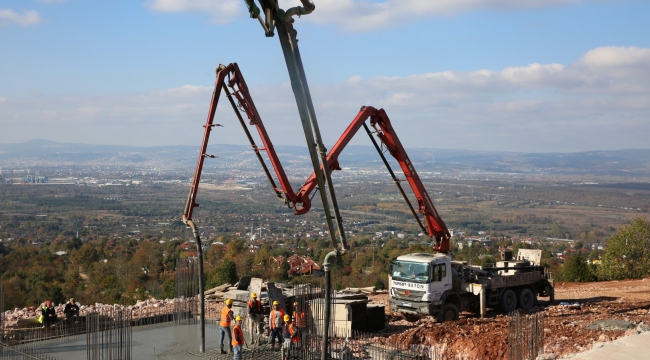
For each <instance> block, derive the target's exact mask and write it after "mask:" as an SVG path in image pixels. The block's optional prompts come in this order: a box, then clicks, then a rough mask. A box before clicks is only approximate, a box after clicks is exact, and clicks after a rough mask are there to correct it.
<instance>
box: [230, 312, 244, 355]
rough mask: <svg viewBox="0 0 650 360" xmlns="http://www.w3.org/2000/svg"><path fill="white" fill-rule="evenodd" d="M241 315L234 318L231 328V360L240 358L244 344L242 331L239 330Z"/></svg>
mask: <svg viewBox="0 0 650 360" xmlns="http://www.w3.org/2000/svg"><path fill="white" fill-rule="evenodd" d="M241 322H242V318H241V316H239V315H237V317H236V318H235V327H234V328H232V348H233V360H241V352H242V347H243V346H244V332H243V331H242V330H241Z"/></svg>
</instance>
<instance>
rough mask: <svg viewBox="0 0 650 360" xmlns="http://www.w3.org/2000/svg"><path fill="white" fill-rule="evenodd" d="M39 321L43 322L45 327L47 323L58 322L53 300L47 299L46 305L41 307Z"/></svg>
mask: <svg viewBox="0 0 650 360" xmlns="http://www.w3.org/2000/svg"><path fill="white" fill-rule="evenodd" d="M38 322H39V323H41V324H43V327H44V328H45V327H47V325H54V323H56V310H55V309H54V304H52V301H50V300H47V301H46V302H45V305H43V306H42V307H41V316H39V317H38Z"/></svg>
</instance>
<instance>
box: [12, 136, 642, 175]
mask: <svg viewBox="0 0 650 360" xmlns="http://www.w3.org/2000/svg"><path fill="white" fill-rule="evenodd" d="M275 149H276V151H277V152H278V154H279V156H280V159H281V161H282V163H283V165H284V166H285V168H287V170H289V169H291V168H293V167H300V168H305V169H309V168H310V166H311V165H310V162H309V156H308V155H309V154H308V152H307V149H306V148H304V147H300V146H276V147H275ZM198 150H199V146H198V145H197V146H154V147H136V146H121V145H90V144H72V143H60V142H55V141H49V140H40V139H37V140H31V141H27V142H24V143H17V144H0V166H2V167H5V168H25V167H34V168H35V167H57V166H65V167H83V168H86V167H104V166H120V168H123V169H125V170H126V169H129V168H136V169H137V168H157V169H168V170H174V169H178V170H181V169H188V168H194V166H195V164H196V159H197V155H198ZM407 151H408V153H409V156H410V158H411V160H412V161H413V163H415V164H416V166H417V169H418V170H419V171H420V172H422V171H440V172H481V173H483V172H485V173H488V172H496V173H540V174H576V175H580V174H582V175H589V174H593V175H618V176H635V177H650V149H644V150H615V151H589V152H579V153H515V152H498V151H471V150H450V149H429V148H407ZM208 152H209V153H210V154H214V155H217V156H219V158H218V159H217V160H213V161H211V164H212V165H211V166H214V167H216V168H219V167H222V166H223V167H229V166H233V165H238V166H242V164H244V166H245V167H248V166H250V167H251V168H254V167H259V165H258V164H257V163H256V161H257V160H256V159H255V155H254V153H253V152H252V151H251V149H250V147H249V146H246V145H227V144H216V145H212V146H210V148H209V150H208ZM387 157H388V158H390V155H388V156H387ZM339 160H340V165H341V166H342V167H359V168H368V167H371V168H377V167H379V166H381V159H380V158H379V156H378V155H377V153H376V151H375V149H374V147H372V146H369V145H368V146H363V145H351V146H349V147H348V148H346V149H345V151H344V152H343V153H342V155H341V157H340V159H339Z"/></svg>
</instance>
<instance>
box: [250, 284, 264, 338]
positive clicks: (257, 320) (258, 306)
mask: <svg viewBox="0 0 650 360" xmlns="http://www.w3.org/2000/svg"><path fill="white" fill-rule="evenodd" d="M248 316H249V317H250V318H251V321H252V322H253V324H254V325H255V327H254V328H255V329H257V332H258V333H262V331H263V330H264V326H263V321H262V320H263V318H262V316H263V315H262V303H261V302H260V301H259V300H257V294H256V293H252V294H251V299H250V301H248Z"/></svg>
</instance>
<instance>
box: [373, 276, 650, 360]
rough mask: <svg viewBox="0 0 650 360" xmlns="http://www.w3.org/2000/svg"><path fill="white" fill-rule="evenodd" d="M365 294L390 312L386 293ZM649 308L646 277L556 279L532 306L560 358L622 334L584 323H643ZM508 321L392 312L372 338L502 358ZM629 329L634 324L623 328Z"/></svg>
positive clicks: (493, 316)
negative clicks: (547, 295) (550, 292)
mask: <svg viewBox="0 0 650 360" xmlns="http://www.w3.org/2000/svg"><path fill="white" fill-rule="evenodd" d="M370 298H371V302H374V303H381V304H384V305H385V306H386V313H387V314H390V310H389V308H388V294H377V295H371V296H370ZM543 299H544V298H542V299H541V300H543ZM562 303H564V304H565V305H561V304H562ZM567 303H568V304H571V306H568V305H566V304H567ZM649 310H650V278H648V279H641V280H624V281H609V282H593V283H556V285H555V302H554V303H553V304H550V303H548V302H546V303H544V302H543V301H542V302H540V304H538V306H536V307H535V308H534V309H533V310H532V311H533V312H542V313H543V314H544V335H545V336H544V352H545V353H552V354H556V355H557V356H558V357H562V356H567V355H569V354H574V353H578V352H582V351H586V350H589V349H591V348H592V347H593V346H594V344H598V343H599V342H606V341H612V340H616V339H617V338H620V337H622V336H625V335H626V331H625V330H602V329H598V330H588V329H586V327H587V326H589V325H590V324H592V323H594V322H596V321H599V320H621V321H628V322H633V323H635V324H639V323H642V322H643V323H645V324H648V323H650V311H649ZM508 325H509V320H508V317H507V316H505V315H504V314H502V313H499V312H498V311H488V313H487V316H486V318H484V319H481V318H480V317H479V316H478V315H476V314H473V313H461V319H460V320H459V321H456V322H446V323H438V322H436V321H435V320H432V319H428V318H427V319H421V320H418V321H417V322H415V323H412V322H408V321H406V320H404V319H403V318H401V317H399V316H393V317H392V318H391V321H390V322H389V324H388V326H387V327H386V329H384V330H383V331H382V335H381V336H378V337H376V341H377V342H381V343H392V344H395V343H396V344H401V345H411V344H421V345H433V346H436V347H437V348H438V349H440V350H441V352H444V355H446V357H450V358H451V357H453V358H465V359H490V360H492V359H507V358H508V344H507V342H508ZM631 333H634V329H632V330H629V331H628V332H627V334H628V335H629V334H631Z"/></svg>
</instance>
